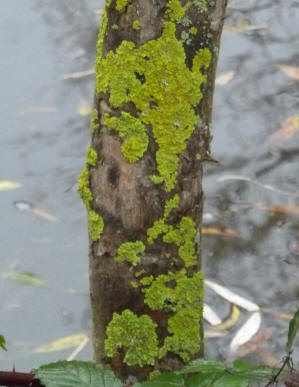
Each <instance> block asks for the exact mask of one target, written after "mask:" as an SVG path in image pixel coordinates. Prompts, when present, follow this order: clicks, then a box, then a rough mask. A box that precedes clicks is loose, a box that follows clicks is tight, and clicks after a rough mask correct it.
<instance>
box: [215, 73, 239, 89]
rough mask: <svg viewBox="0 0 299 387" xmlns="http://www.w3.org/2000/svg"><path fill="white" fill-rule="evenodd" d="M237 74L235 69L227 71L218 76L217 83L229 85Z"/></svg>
mask: <svg viewBox="0 0 299 387" xmlns="http://www.w3.org/2000/svg"><path fill="white" fill-rule="evenodd" d="M234 76H235V72H234V71H228V72H227V73H224V74H220V75H218V76H217V77H216V80H215V84H216V85H220V86H224V85H227V84H228V83H229V82H230V81H231V80H232V79H233V78H234Z"/></svg>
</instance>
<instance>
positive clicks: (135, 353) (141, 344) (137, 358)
mask: <svg viewBox="0 0 299 387" xmlns="http://www.w3.org/2000/svg"><path fill="white" fill-rule="evenodd" d="M156 327H157V324H156V323H154V322H153V321H152V320H151V318H150V317H149V316H147V315H142V316H140V317H138V316H136V315H135V314H134V313H133V312H131V311H130V310H128V309H126V310H124V311H123V312H122V313H121V314H118V313H113V318H112V320H111V321H110V323H109V325H108V327H107V330H106V334H107V339H106V340H105V350H106V354H107V356H109V357H114V356H116V355H117V353H118V351H119V350H120V349H124V350H125V351H126V355H125V357H124V362H125V363H126V364H128V365H129V366H131V365H138V366H140V367H143V366H145V365H154V363H155V359H156V358H157V356H158V339H157V334H156Z"/></svg>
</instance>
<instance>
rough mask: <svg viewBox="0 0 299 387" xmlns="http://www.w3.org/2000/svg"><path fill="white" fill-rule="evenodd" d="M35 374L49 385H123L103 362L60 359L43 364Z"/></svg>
mask: <svg viewBox="0 0 299 387" xmlns="http://www.w3.org/2000/svg"><path fill="white" fill-rule="evenodd" d="M34 374H35V376H36V378H37V379H39V380H40V382H41V383H42V384H43V385H45V386H47V387H121V386H122V383H121V381H120V380H119V379H118V378H117V377H116V376H115V375H114V374H113V372H112V371H109V370H106V369H105V368H104V367H103V366H102V365H101V364H96V363H91V362H83V361H76V360H73V361H58V362H56V363H51V364H47V365H43V366H41V367H40V368H39V369H38V370H35V371H34Z"/></svg>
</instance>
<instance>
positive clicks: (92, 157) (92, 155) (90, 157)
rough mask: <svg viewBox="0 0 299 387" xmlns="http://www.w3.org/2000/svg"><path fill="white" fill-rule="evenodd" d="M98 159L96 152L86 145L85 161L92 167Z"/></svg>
mask: <svg viewBox="0 0 299 387" xmlns="http://www.w3.org/2000/svg"><path fill="white" fill-rule="evenodd" d="M97 161H98V154H97V152H96V151H95V150H94V149H93V148H92V147H91V146H89V147H88V151H87V156H86V163H87V164H88V165H90V166H92V167H95V166H96V164H97Z"/></svg>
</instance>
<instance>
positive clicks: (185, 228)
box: [163, 216, 197, 267]
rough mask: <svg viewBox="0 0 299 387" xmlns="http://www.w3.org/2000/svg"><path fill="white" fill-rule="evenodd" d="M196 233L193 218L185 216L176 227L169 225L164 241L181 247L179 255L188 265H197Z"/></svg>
mask: <svg viewBox="0 0 299 387" xmlns="http://www.w3.org/2000/svg"><path fill="white" fill-rule="evenodd" d="M195 234H196V228H195V223H194V222H193V220H192V219H190V218H188V217H186V216H183V217H182V219H181V222H180V223H179V224H178V225H177V226H176V228H174V227H173V226H169V227H168V232H167V233H166V234H165V235H164V236H163V242H165V243H174V244H175V245H177V246H178V247H179V256H180V257H181V258H182V260H183V261H184V263H185V266H186V267H189V266H193V265H196V262H197V258H196V254H195V246H194V237H195Z"/></svg>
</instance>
